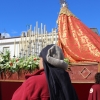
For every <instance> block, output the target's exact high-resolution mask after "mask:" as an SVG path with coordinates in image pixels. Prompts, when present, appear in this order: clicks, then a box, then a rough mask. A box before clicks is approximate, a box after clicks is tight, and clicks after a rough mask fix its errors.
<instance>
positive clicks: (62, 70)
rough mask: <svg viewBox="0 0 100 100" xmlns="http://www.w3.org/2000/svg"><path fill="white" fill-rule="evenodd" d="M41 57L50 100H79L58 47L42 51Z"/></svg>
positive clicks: (47, 47) (48, 46) (48, 47)
mask: <svg viewBox="0 0 100 100" xmlns="http://www.w3.org/2000/svg"><path fill="white" fill-rule="evenodd" d="M40 57H42V59H43V67H44V71H45V73H46V77H47V81H48V86H49V93H50V100H78V97H77V94H76V91H75V89H74V88H73V86H72V83H71V80H70V77H69V74H68V72H67V71H66V70H67V67H68V64H67V63H65V62H64V55H63V52H62V50H61V48H60V47H58V46H57V45H53V44H51V45H47V46H46V47H45V48H44V49H42V51H41V53H40Z"/></svg>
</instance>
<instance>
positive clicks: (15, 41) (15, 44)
mask: <svg viewBox="0 0 100 100" xmlns="http://www.w3.org/2000/svg"><path fill="white" fill-rule="evenodd" d="M15 52H16V39H15V41H14V56H15Z"/></svg>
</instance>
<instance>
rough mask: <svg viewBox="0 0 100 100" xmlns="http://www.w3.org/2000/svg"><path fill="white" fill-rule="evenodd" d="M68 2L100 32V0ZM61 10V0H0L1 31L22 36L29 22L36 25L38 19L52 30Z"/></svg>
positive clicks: (71, 8) (89, 25)
mask: <svg viewBox="0 0 100 100" xmlns="http://www.w3.org/2000/svg"><path fill="white" fill-rule="evenodd" d="M67 4H68V7H69V9H70V10H71V12H72V13H73V14H74V15H76V16H77V17H78V18H79V19H80V20H81V21H82V22H83V23H84V24H85V25H87V26H88V27H90V28H92V27H94V28H98V31H99V33H100V13H99V12H100V0H67ZM59 11H60V1H59V0H0V32H1V33H2V32H5V31H6V32H7V33H9V34H10V35H11V36H20V34H21V32H22V31H26V30H27V27H26V25H27V24H31V25H32V27H34V26H35V24H36V21H38V23H39V25H40V23H43V24H45V25H46V27H47V30H48V31H49V32H50V31H51V29H52V28H55V27H56V20H57V17H58V13H59Z"/></svg>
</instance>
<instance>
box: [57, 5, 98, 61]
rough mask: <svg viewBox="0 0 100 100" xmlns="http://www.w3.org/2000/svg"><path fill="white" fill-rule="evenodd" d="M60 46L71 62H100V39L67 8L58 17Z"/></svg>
mask: <svg viewBox="0 0 100 100" xmlns="http://www.w3.org/2000/svg"><path fill="white" fill-rule="evenodd" d="M58 45H59V46H60V47H61V48H62V50H63V52H64V55H65V57H67V58H68V59H69V60H70V62H84V61H87V62H88V61H89V62H100V37H99V36H98V34H96V33H95V32H93V31H92V30H91V29H89V28H88V27H87V26H86V25H84V24H83V23H82V22H81V21H80V20H79V19H78V18H77V17H76V16H74V15H73V14H72V13H71V12H70V11H69V9H68V8H67V7H66V6H64V7H62V8H61V10H60V14H59V17H58Z"/></svg>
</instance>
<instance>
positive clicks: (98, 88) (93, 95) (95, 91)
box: [88, 72, 100, 100]
mask: <svg viewBox="0 0 100 100" xmlns="http://www.w3.org/2000/svg"><path fill="white" fill-rule="evenodd" d="M88 100H100V72H98V73H96V74H95V84H94V85H93V86H92V87H91V88H90V92H89V97H88Z"/></svg>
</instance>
